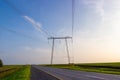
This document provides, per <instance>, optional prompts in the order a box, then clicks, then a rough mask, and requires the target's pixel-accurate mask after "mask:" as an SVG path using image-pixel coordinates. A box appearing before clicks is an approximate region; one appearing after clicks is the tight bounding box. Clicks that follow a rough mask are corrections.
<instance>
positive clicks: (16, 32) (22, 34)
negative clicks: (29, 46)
mask: <svg viewBox="0 0 120 80" xmlns="http://www.w3.org/2000/svg"><path fill="white" fill-rule="evenodd" d="M0 29H2V30H6V31H9V32H11V33H14V34H17V35H20V36H23V37H26V38H29V39H32V40H36V41H39V39H36V38H33V37H32V36H28V35H26V34H24V33H22V32H18V31H15V30H12V29H9V28H6V27H1V26H0Z"/></svg>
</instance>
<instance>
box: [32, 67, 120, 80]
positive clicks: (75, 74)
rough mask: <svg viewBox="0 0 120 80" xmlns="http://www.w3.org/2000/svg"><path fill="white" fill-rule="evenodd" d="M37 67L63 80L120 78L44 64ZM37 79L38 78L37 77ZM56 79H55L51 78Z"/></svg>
mask: <svg viewBox="0 0 120 80" xmlns="http://www.w3.org/2000/svg"><path fill="white" fill-rule="evenodd" d="M33 67H34V68H36V69H39V70H42V71H44V72H47V73H49V74H51V75H53V76H56V77H57V78H59V79H61V80H120V75H112V74H102V73H95V72H84V71H74V70H67V69H58V68H50V67H42V66H33ZM36 80H37V79H36ZM49 80H54V79H52V78H51V79H49Z"/></svg>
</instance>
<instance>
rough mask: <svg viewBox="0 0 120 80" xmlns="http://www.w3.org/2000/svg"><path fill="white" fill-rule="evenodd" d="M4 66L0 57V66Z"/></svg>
mask: <svg viewBox="0 0 120 80" xmlns="http://www.w3.org/2000/svg"><path fill="white" fill-rule="evenodd" d="M2 66H3V62H2V60H1V59H0V67H2Z"/></svg>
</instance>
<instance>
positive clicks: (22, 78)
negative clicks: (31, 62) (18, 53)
mask: <svg viewBox="0 0 120 80" xmlns="http://www.w3.org/2000/svg"><path fill="white" fill-rule="evenodd" d="M0 80H30V66H24V67H23V68H21V69H20V70H18V71H16V72H15V73H13V74H11V75H8V76H6V77H4V78H1V79H0Z"/></svg>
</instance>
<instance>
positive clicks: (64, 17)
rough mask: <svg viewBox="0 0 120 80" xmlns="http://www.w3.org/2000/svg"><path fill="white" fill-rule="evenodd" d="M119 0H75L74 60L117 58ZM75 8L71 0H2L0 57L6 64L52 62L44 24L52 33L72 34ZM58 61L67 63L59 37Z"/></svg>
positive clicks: (101, 60) (76, 61)
mask: <svg viewBox="0 0 120 80" xmlns="http://www.w3.org/2000/svg"><path fill="white" fill-rule="evenodd" d="M119 4H120V1H119V0H114V1H113V0H75V19H74V21H75V25H74V51H73V50H72V46H71V41H69V47H70V55H71V62H72V61H73V59H74V62H75V63H81V62H111V61H115V62H116V61H119V59H120V54H119V52H120V50H119V47H120V46H119V44H120V43H119V39H120V38H119V35H120V33H119V29H120V28H119V26H120V24H119V20H120V17H119V16H120V14H119V13H120V12H119V8H120V6H119ZM71 12H72V0H34V1H33V0H0V58H1V59H2V60H3V62H4V63H5V64H28V63H29V64H48V63H50V52H51V41H49V43H48V40H47V37H49V36H48V35H46V34H44V33H43V30H45V31H47V33H48V34H49V35H51V36H71V33H72V32H71V29H72V22H71V21H72V13H71ZM6 28H7V29H10V30H14V31H16V32H11V31H9V30H6ZM26 36H27V37H26ZM29 37H30V38H29ZM31 38H32V39H31ZM73 52H74V53H73ZM107 55H109V56H107ZM98 56H99V57H98ZM93 57H94V59H93ZM61 58H62V59H61ZM54 63H67V56H66V52H65V44H64V41H60V40H58V41H56V45H55V55H54Z"/></svg>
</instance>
